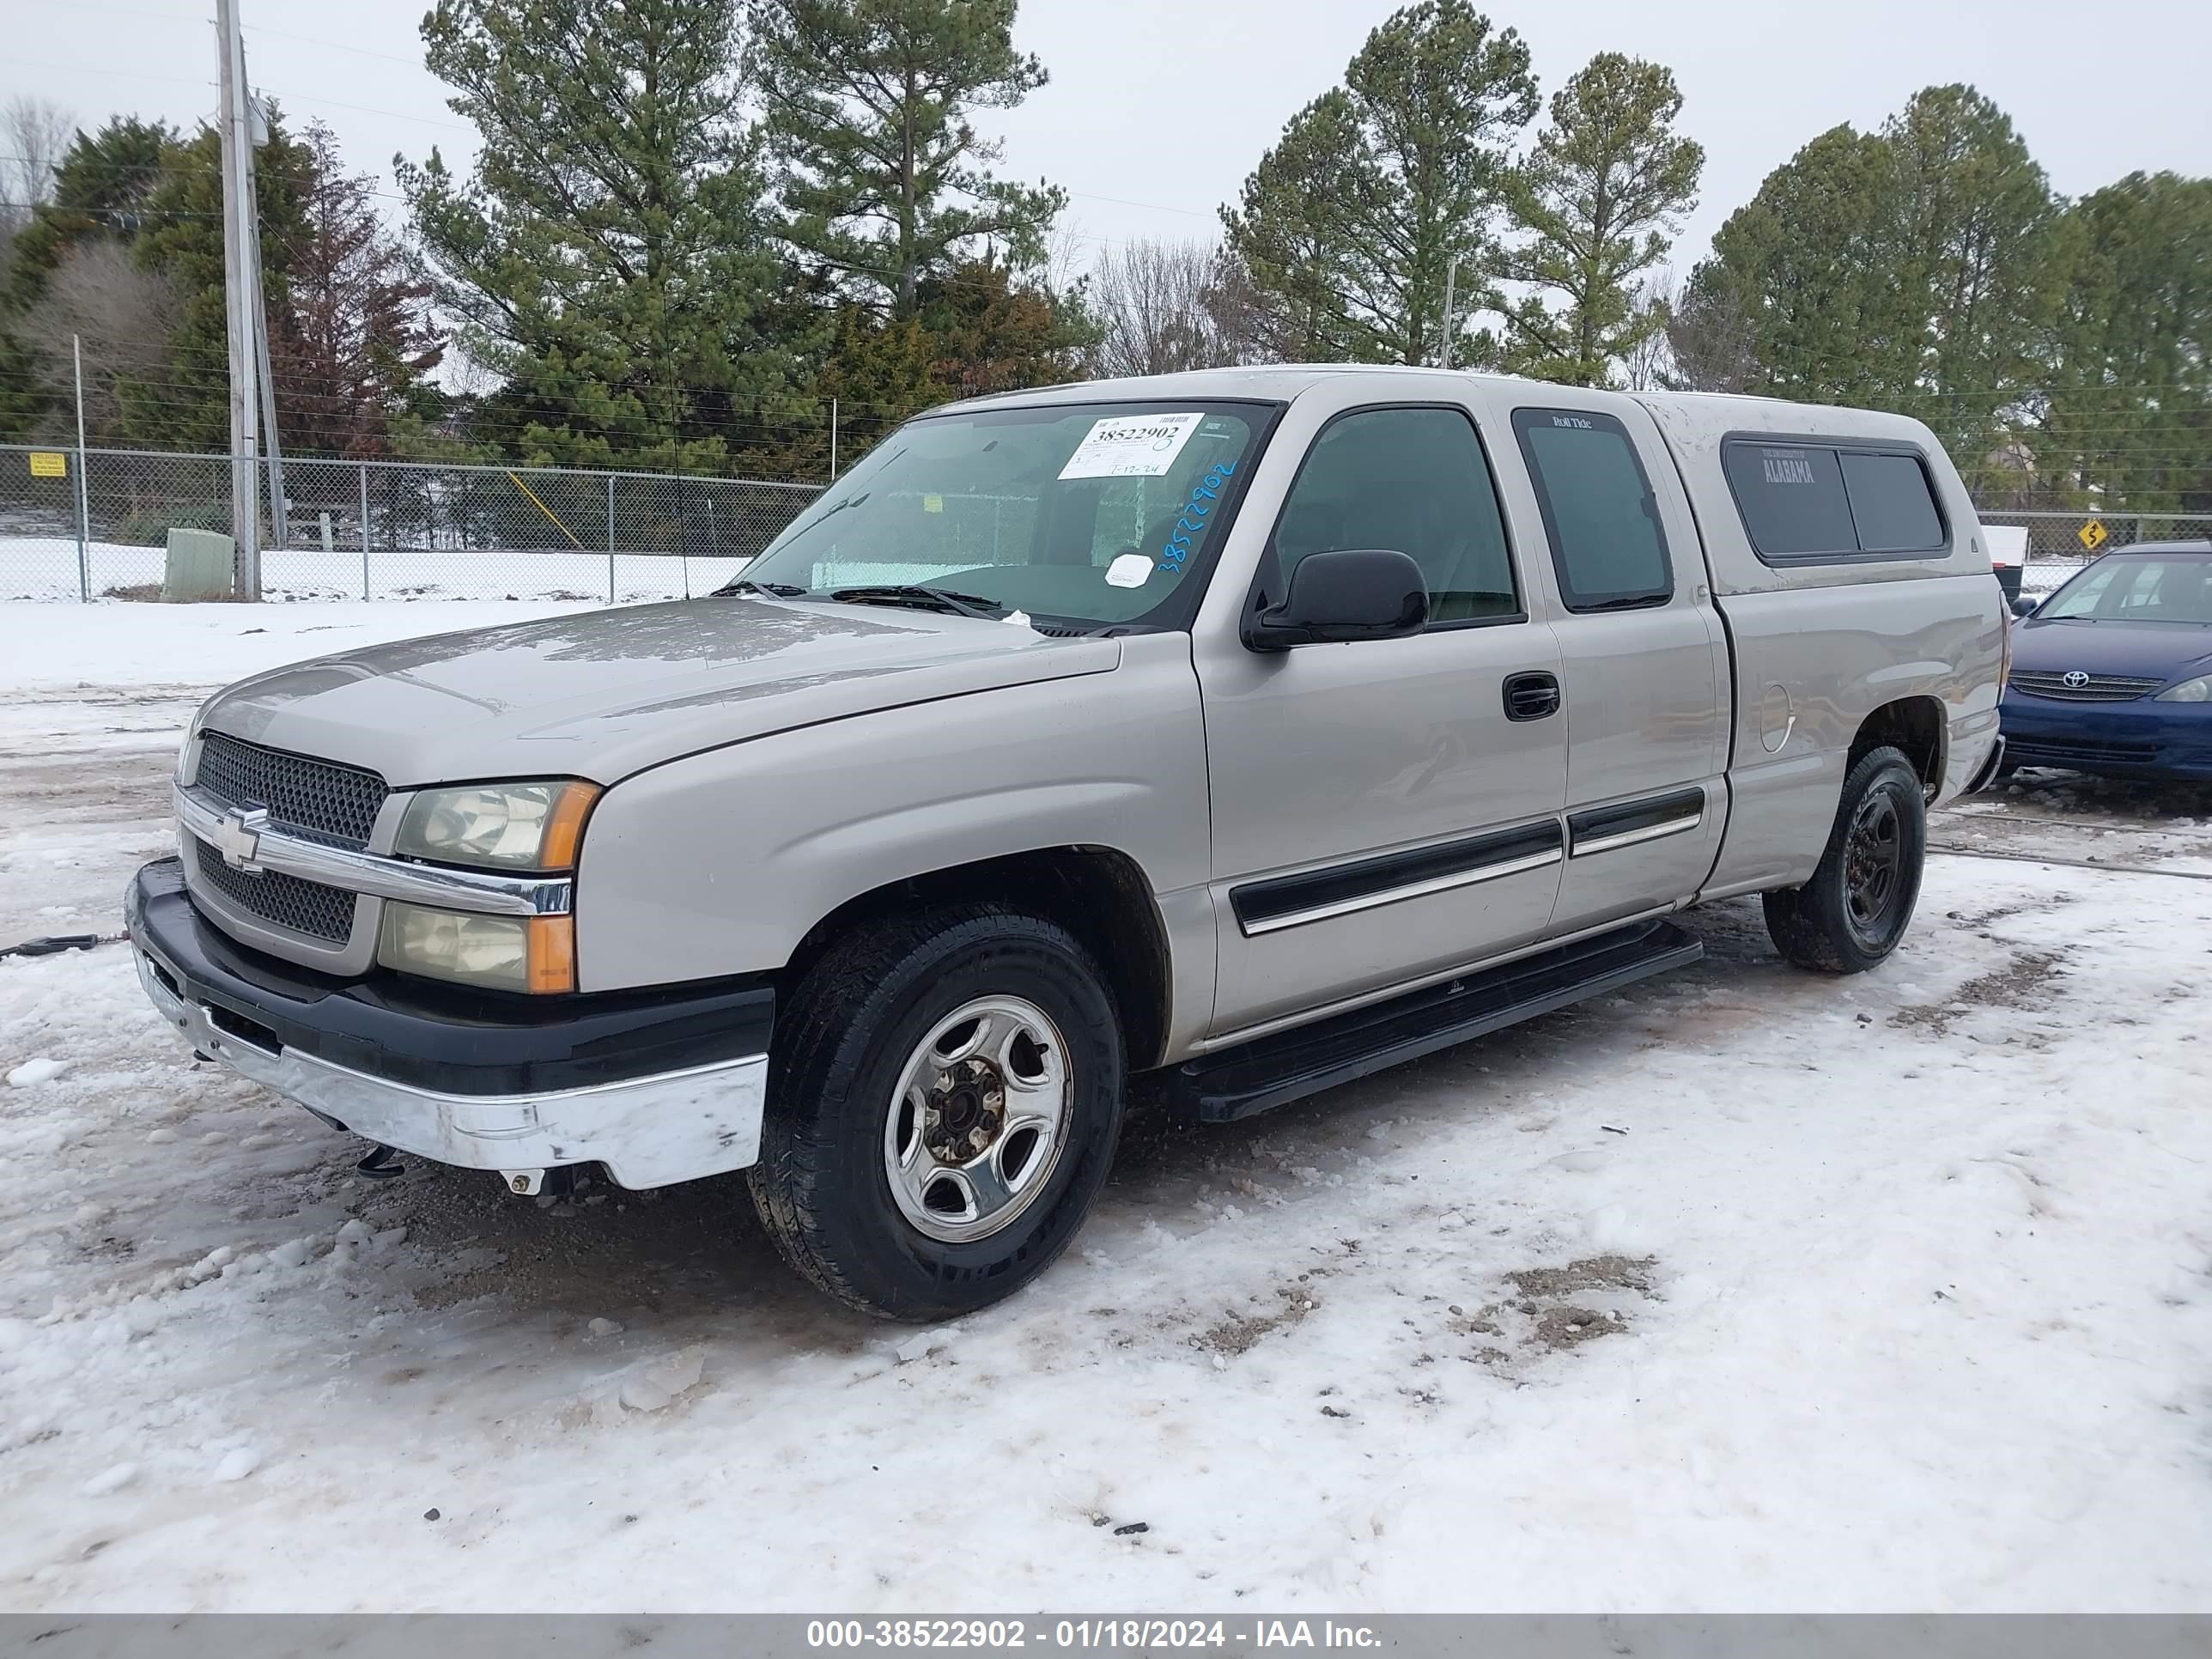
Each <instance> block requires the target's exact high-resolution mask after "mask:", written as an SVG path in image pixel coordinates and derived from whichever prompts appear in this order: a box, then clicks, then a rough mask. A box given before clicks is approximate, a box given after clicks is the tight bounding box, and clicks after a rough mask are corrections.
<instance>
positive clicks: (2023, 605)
mask: <svg viewBox="0 0 2212 1659" xmlns="http://www.w3.org/2000/svg"><path fill="white" fill-rule="evenodd" d="M2041 603H2042V601H2041V600H2039V599H2029V598H2028V597H2027V595H2026V594H2022V595H2021V597H2020V598H2018V599H2015V600H2014V601H2013V602H2012V614H2013V615H2014V616H2015V617H2033V615H2034V614H2035V607H2036V606H2037V605H2039V604H2041Z"/></svg>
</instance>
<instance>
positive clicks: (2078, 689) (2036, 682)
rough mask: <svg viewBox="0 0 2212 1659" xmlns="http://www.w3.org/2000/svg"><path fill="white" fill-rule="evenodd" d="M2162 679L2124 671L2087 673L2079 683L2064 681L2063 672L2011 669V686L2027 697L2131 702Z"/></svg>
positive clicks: (2155, 686)
mask: <svg viewBox="0 0 2212 1659" xmlns="http://www.w3.org/2000/svg"><path fill="white" fill-rule="evenodd" d="M2012 684H2013V688H2014V689H2015V690H2020V691H2025V692H2027V695H2028V696H2031V697H2051V698H2055V699H2057V701H2058V702H2134V701H2135V699H2136V698H2137V697H2143V696H2149V695H2150V694H2151V693H2152V692H2154V691H2155V690H2158V688H2159V687H2160V686H2161V685H2163V684H2166V682H2165V681H2164V680H2139V679H2132V678H2129V677H2128V676H2127V675H2124V674H2091V675H2089V676H2088V677H2087V679H2086V681H2085V682H2084V683H2083V684H2079V685H2069V684H2066V676H2065V675H2063V674H2048V673H2044V672H2041V671H2019V670H2015V671H2014V673H2013V677H2012Z"/></svg>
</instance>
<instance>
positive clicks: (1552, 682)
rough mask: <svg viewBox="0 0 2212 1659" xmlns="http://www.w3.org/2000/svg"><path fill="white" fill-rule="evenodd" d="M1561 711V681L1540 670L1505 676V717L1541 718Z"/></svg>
mask: <svg viewBox="0 0 2212 1659" xmlns="http://www.w3.org/2000/svg"><path fill="white" fill-rule="evenodd" d="M1558 713H1559V679H1558V678H1557V677H1556V676H1554V675H1551V674H1547V673H1544V672H1541V671H1536V672H1533V673H1528V674H1508V675H1507V676H1506V677H1505V718H1506V719H1507V720H1542V719H1543V718H1544V717H1545V716H1546V715H1547V714H1558Z"/></svg>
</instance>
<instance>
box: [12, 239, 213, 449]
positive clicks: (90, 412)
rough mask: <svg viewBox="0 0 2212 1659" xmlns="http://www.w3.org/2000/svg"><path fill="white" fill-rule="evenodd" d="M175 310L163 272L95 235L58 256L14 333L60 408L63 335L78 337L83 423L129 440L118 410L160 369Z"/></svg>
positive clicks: (65, 402)
mask: <svg viewBox="0 0 2212 1659" xmlns="http://www.w3.org/2000/svg"><path fill="white" fill-rule="evenodd" d="M178 315H179V305H178V301H177V295H176V291H175V290H174V289H173V288H171V286H170V285H169V283H168V282H167V279H166V278H164V277H162V276H160V275H159V274H157V273H155V272H154V271H150V270H143V269H142V268H141V267H140V266H139V265H138V264H137V262H136V261H135V260H133V259H132V258H131V251H130V249H128V248H127V247H125V246H124V245H123V244H122V243H120V242H116V241H111V240H107V239H106V238H105V237H101V238H95V239H93V240H87V241H83V242H80V243H78V244H76V246H73V247H71V248H70V250H69V251H68V252H66V253H64V255H63V256H62V261H61V263H60V264H58V265H57V266H56V267H55V268H54V272H53V275H52V276H50V277H48V278H47V279H46V291H45V293H44V294H43V295H41V296H40V299H39V301H37V303H36V304H34V305H33V306H32V307H31V308H30V309H29V310H28V311H27V312H25V313H23V315H22V317H21V320H20V321H18V322H17V323H16V325H15V333H16V335H17V337H19V338H20V339H21V340H22V342H23V343H24V344H25V345H27V346H28V347H29V348H30V349H31V351H32V354H33V357H34V359H35V360H36V362H38V365H39V373H40V379H41V380H44V381H45V382H46V386H47V388H48V390H49V392H51V393H52V397H53V399H54V401H55V404H57V406H58V407H60V408H63V409H70V408H72V407H73V406H74V402H75V398H74V394H73V392H72V390H71V384H70V383H71V380H72V365H71V362H70V341H71V337H72V336H74V337H76V338H78V339H81V340H82V342H83V343H84V419H85V426H86V427H87V428H88V430H90V431H91V432H92V433H93V434H94V435H96V436H98V437H100V438H103V439H112V438H117V437H123V438H128V437H131V436H134V435H133V434H131V433H130V432H129V431H127V430H125V416H126V415H127V413H128V412H129V410H130V409H131V408H132V407H134V406H135V407H140V408H143V406H144V403H145V398H144V397H143V386H144V384H145V383H146V382H147V381H149V380H160V379H162V378H163V377H164V376H165V374H166V373H167V369H166V365H167V362H168V361H169V349H170V344H171V341H172V339H173V336H174V334H175V332H176V326H177V320H178ZM134 386H136V387H137V388H139V390H140V394H141V395H139V396H138V397H137V398H133V397H132V395H131V392H132V388H133V387H134Z"/></svg>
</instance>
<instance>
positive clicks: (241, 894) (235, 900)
mask: <svg viewBox="0 0 2212 1659" xmlns="http://www.w3.org/2000/svg"><path fill="white" fill-rule="evenodd" d="M195 851H196V853H197V857H195V858H194V859H193V860H192V862H193V863H194V864H195V865H197V866H198V868H197V872H196V873H197V875H198V877H199V879H200V880H201V882H202V883H204V884H205V885H207V886H209V887H211V888H213V889H214V890H216V892H218V893H220V894H222V896H223V897H224V898H225V899H227V900H228V901H229V902H231V903H232V904H234V905H235V906H237V907H238V908H240V909H241V910H243V911H245V912H246V915H250V916H258V917H260V918H261V920H262V921H265V922H267V923H268V924H269V925H270V927H282V928H284V929H286V930H288V931H289V932H291V933H300V934H303V935H304V936H306V937H307V938H308V939H322V940H324V941H325V942H326V943H329V944H331V945H343V944H344V943H345V942H346V941H347V940H348V939H351V938H352V937H353V907H354V896H353V895H352V894H351V893H349V892H347V891H345V890H343V888H338V887H325V886H324V885H323V884H322V883H320V882H319V881H303V880H301V878H299V877H297V876H288V875H286V874H284V873H283V872H282V871H278V870H264V871H263V872H261V873H260V874H259V875H258V876H254V875H248V874H247V873H246V872H245V871H243V870H235V869H233V868H232V867H231V866H229V865H228V864H225V863H224V862H223V860H222V854H221V853H219V852H217V851H216V849H215V848H212V847H210V846H208V845H207V844H206V843H205V842H201V843H199V845H198V846H197V848H196V849H195Z"/></svg>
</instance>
